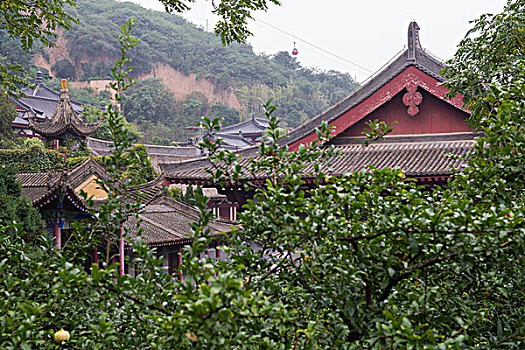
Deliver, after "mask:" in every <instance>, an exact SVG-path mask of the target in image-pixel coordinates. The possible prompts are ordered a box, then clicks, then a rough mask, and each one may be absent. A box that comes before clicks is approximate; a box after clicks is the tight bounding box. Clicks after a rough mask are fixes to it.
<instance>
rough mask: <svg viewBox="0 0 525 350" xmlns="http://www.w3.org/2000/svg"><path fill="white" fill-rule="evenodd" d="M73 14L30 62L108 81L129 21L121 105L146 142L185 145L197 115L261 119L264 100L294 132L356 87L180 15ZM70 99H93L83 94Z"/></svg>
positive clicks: (104, 9) (108, 2) (125, 8)
mask: <svg viewBox="0 0 525 350" xmlns="http://www.w3.org/2000/svg"><path fill="white" fill-rule="evenodd" d="M71 11H72V12H73V13H74V14H75V16H76V17H77V18H78V19H79V23H78V25H77V26H76V27H75V30H74V31H71V32H66V33H63V34H62V36H61V38H60V39H59V42H58V44H59V47H58V48H56V49H50V50H47V51H46V50H44V49H41V48H39V47H38V48H36V49H35V52H34V54H33V56H34V57H33V58H34V59H36V61H35V60H33V62H36V63H37V65H39V66H41V67H44V68H47V69H49V70H50V74H51V75H52V76H54V77H56V78H69V79H71V80H77V81H89V80H95V79H107V78H108V77H109V76H110V70H109V68H110V66H111V65H112V62H113V61H114V59H115V58H116V57H117V56H118V55H119V47H118V42H117V39H116V38H115V33H117V32H118V28H119V26H120V24H121V23H122V22H124V21H125V20H126V19H128V18H135V19H136V25H137V27H136V28H135V29H134V35H136V36H137V37H138V38H139V39H140V41H141V44H140V45H139V46H138V47H137V48H135V49H134V50H133V51H132V52H131V55H130V56H131V58H132V65H133V66H135V71H134V75H135V76H136V77H137V78H139V80H141V83H140V84H138V85H137V86H135V87H134V88H133V89H131V90H130V91H128V92H127V94H126V95H125V100H124V103H123V108H124V112H125V114H126V117H127V118H128V120H129V121H132V122H133V123H135V124H137V125H138V127H139V130H140V131H141V132H142V134H143V138H144V141H145V142H156V143H164V144H168V143H169V142H170V141H174V140H177V141H184V140H185V139H186V137H188V136H189V134H188V131H186V130H185V129H184V128H185V127H187V126H191V125H195V124H196V123H197V122H198V120H199V118H200V117H201V116H202V115H210V116H220V117H223V118H224V119H225V120H226V121H227V122H229V123H235V122H237V121H239V120H244V119H246V118H249V117H250V116H251V115H252V114H255V115H260V114H261V113H262V111H261V105H262V103H264V102H265V101H266V100H268V99H269V98H273V99H274V102H275V103H278V104H279V105H280V107H279V109H278V111H277V113H276V114H277V115H279V116H280V117H281V118H282V120H283V124H284V126H287V127H293V126H296V125H298V124H300V123H301V122H302V121H304V120H306V119H307V118H309V117H311V116H312V115H314V114H315V113H316V112H317V111H318V110H320V109H322V108H324V107H325V106H327V105H328V104H330V103H333V102H335V101H336V100H338V99H339V98H341V97H342V96H344V95H345V94H347V93H348V92H349V91H351V90H352V88H353V87H354V86H355V83H354V81H353V80H352V79H351V77H350V76H349V75H347V74H342V73H339V72H334V71H330V72H322V71H315V70H312V69H307V68H304V67H301V66H300V64H299V63H298V62H297V61H296V59H295V58H294V57H292V56H290V55H289V54H288V53H287V52H279V53H277V54H275V55H271V56H265V55H256V54H254V52H253V49H252V48H251V46H249V45H243V44H232V45H231V46H226V47H225V46H223V45H222V44H221V41H220V39H218V38H216V37H215V35H214V34H213V33H209V32H206V31H205V30H203V29H202V28H198V27H195V26H194V25H192V24H190V23H189V22H187V21H186V20H184V19H183V18H181V17H179V16H176V15H170V14H167V13H162V12H154V11H151V10H146V9H143V8H141V7H140V6H137V5H135V4H131V3H125V2H124V3H122V2H116V1H114V0H83V1H79V2H78V7H77V8H72V9H71ZM10 47H11V46H10V45H9V43H8V40H5V41H4V38H2V45H1V52H0V56H3V57H6V59H8V58H9V57H11V58H13V56H15V57H16V60H18V61H20V62H23V63H24V65H26V66H27V65H28V64H29V63H28V61H29V60H28V59H27V58H24V57H23V56H24V55H23V53H16V55H13V53H12V52H11V48H10ZM1 58H2V57H0V59H1ZM174 77H176V79H174ZM170 79H171V81H170ZM52 85H55V86H56V84H52ZM76 96H79V99H81V100H83V101H85V102H92V99H91V98H90V97H89V96H87V95H86V94H85V93H76ZM96 100H99V96H97V99H96ZM154 138H155V139H154Z"/></svg>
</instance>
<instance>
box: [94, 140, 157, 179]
mask: <svg viewBox="0 0 525 350" xmlns="http://www.w3.org/2000/svg"><path fill="white" fill-rule="evenodd" d="M100 160H101V162H102V164H103V165H105V166H106V167H111V166H115V164H114V159H113V157H112V156H104V157H101V158H100ZM118 169H119V174H120V175H119V179H120V180H122V181H126V182H130V183H132V184H143V183H146V182H148V181H151V180H154V179H156V178H157V173H156V172H155V169H154V168H153V166H152V165H151V160H150V158H149V156H148V151H147V150H146V147H145V146H144V145H135V146H133V147H131V148H129V149H127V150H126V151H125V152H123V153H122V155H121V157H120V158H119V163H118Z"/></svg>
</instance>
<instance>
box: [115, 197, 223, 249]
mask: <svg viewBox="0 0 525 350" xmlns="http://www.w3.org/2000/svg"><path fill="white" fill-rule="evenodd" d="M139 218H140V219H141V220H142V223H141V228H142V229H143V232H142V236H141V237H142V239H143V240H144V242H145V243H146V244H147V245H150V246H159V245H168V244H180V243H187V242H190V241H191V239H190V236H189V235H190V233H191V228H190V224H191V223H194V222H196V221H197V220H198V218H199V212H198V211H197V210H196V209H195V208H193V207H191V206H188V205H186V204H183V203H180V202H178V201H175V200H173V199H171V198H168V197H166V196H163V197H159V198H157V199H156V200H154V201H153V202H152V203H150V204H149V205H147V206H146V207H145V208H144V212H143V213H142V214H140V215H139ZM136 223H137V218H136V217H131V218H129V219H128V220H127V221H126V223H125V224H124V226H125V227H126V228H127V229H128V230H129V236H128V237H127V238H128V240H131V239H134V238H135V237H136V236H137V234H138V230H137V228H136ZM209 228H210V230H211V233H212V235H218V234H221V233H227V232H230V230H231V229H230V225H229V224H227V223H225V222H220V221H211V222H210V224H209Z"/></svg>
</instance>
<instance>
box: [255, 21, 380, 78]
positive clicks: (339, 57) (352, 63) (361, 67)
mask: <svg viewBox="0 0 525 350" xmlns="http://www.w3.org/2000/svg"><path fill="white" fill-rule="evenodd" d="M254 19H255V20H256V21H257V22H261V23H262V24H264V25H267V26H269V27H272V28H273V29H276V30H278V31H280V32H282V33H284V34H286V35H289V36H291V37H292V38H294V39H297V40H299V41H302V42H303V43H305V44H308V45H310V46H312V47H314V48H316V49H318V50H321V51H323V52H325V53H327V54H329V55H332V56H334V57H337V58H338V59H340V60H342V61H345V62H347V63H350V64H351V65H353V66H354V67H357V68H359V69H362V70H364V71H366V72H368V73H373V71H372V70H370V69H368V68H365V67H363V66H361V65H359V64H357V63H354V62H352V61H350V60H347V59H346V58H344V57H341V56H339V55H336V54H335V53H332V52H330V51H328V50H325V49H323V48H322V47H319V46H317V45H315V44H312V43H310V42H308V41H306V40H303V39H301V38H299V37H298V36H295V35H293V34H291V33H288V32H287V31H285V30H282V29H280V28H278V27H276V26H274V25H273V24H270V23H268V22H265V21H263V20H262V19H259V18H254Z"/></svg>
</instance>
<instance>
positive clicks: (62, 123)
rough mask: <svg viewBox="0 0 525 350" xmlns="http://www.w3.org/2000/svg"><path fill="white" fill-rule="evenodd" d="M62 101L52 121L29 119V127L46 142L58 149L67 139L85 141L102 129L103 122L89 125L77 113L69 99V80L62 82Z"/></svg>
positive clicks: (59, 101)
mask: <svg viewBox="0 0 525 350" xmlns="http://www.w3.org/2000/svg"><path fill="white" fill-rule="evenodd" d="M60 85H61V88H62V89H61V91H60V99H59V100H58V103H57V104H56V108H55V111H54V113H53V115H52V116H51V118H50V119H47V118H45V119H34V120H33V119H31V118H29V119H28V122H29V127H30V128H31V130H32V131H33V132H34V133H35V134H38V135H40V136H41V137H42V138H43V139H44V140H45V141H52V142H53V143H54V145H55V147H58V145H59V143H60V141H63V140H66V139H78V140H85V139H86V137H88V136H89V135H91V134H92V133H94V132H95V131H97V130H98V129H99V128H100V125H101V123H102V120H99V121H98V122H96V123H87V122H85V121H84V120H82V119H81V118H80V117H79V116H78V114H77V112H76V111H75V109H74V107H73V105H72V103H71V100H70V99H69V90H68V88H67V80H65V79H62V80H61V81H60Z"/></svg>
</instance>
